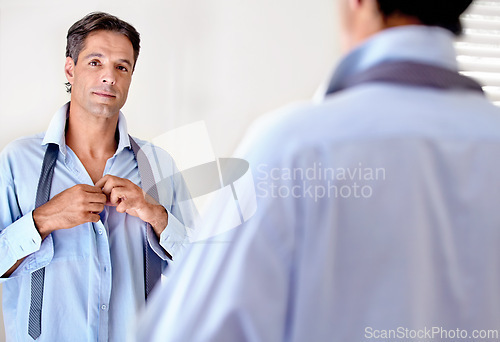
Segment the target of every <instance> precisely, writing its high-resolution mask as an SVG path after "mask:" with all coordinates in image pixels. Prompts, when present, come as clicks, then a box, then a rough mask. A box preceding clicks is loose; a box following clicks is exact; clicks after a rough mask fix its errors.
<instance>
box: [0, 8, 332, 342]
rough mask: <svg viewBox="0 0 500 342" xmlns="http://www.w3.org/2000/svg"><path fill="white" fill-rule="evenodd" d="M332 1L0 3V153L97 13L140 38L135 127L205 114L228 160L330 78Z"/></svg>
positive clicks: (40, 109) (39, 125) (156, 129)
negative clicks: (70, 37)
mask: <svg viewBox="0 0 500 342" xmlns="http://www.w3.org/2000/svg"><path fill="white" fill-rule="evenodd" d="M335 6H336V1H335V0H308V1H304V0H301V1H298V0H240V1H234V0H168V1H160V0H156V1H155V0H142V1H141V2H140V4H139V1H137V0H134V1H132V0H120V1H118V0H113V1H93V2H92V4H91V3H90V2H89V3H87V2H84V1H69V0H43V1H39V0H16V1H12V0H11V1H9V0H0V149H1V148H3V147H4V146H5V145H6V144H7V143H8V142H9V141H11V140H12V139H14V138H16V137H19V136H21V135H26V134H33V133H36V132H39V131H43V130H45V129H46V127H47V124H48V121H49V120H50V118H51V116H52V114H53V113H54V112H55V111H56V110H57V109H58V108H59V107H60V106H61V105H62V104H63V103H64V102H65V101H67V100H68V98H69V97H68V95H66V93H65V90H64V82H65V78H64V73H63V65H64V59H65V57H64V52H65V50H64V49H65V36H66V32H67V29H68V28H69V26H70V25H71V24H73V23H74V22H75V21H76V20H78V19H80V18H81V17H83V16H84V15H85V14H87V13H88V12H91V11H95V10H102V11H108V12H110V13H112V14H115V15H117V16H119V17H121V18H122V19H124V20H126V21H128V22H130V23H131V24H133V25H134V26H135V27H136V28H137V30H138V31H139V32H140V33H141V36H142V51H141V55H140V57H139V61H138V65H137V68H136V72H135V74H134V78H133V82H132V86H131V90H130V94H129V100H128V102H127V104H126V106H125V107H124V109H123V111H124V113H125V115H126V117H127V120H128V124H129V129H130V131H131V133H132V134H134V135H136V136H138V137H141V138H145V139H152V138H154V137H156V136H158V135H160V134H162V133H164V132H166V131H168V130H170V129H172V128H176V127H179V126H182V125H184V124H187V123H191V122H194V121H198V120H205V122H206V125H207V127H208V130H209V134H210V136H211V139H212V143H213V145H214V149H215V152H216V154H217V155H218V156H228V155H229V154H230V153H231V152H232V151H233V149H234V147H235V145H236V144H237V142H238V141H239V139H240V138H241V135H242V134H243V132H244V131H245V129H246V128H247V126H248V125H249V124H250V122H251V121H253V120H254V119H255V118H256V117H257V116H259V115H261V114H263V113H265V112H267V111H269V110H272V109H274V108H277V107H279V106H282V105H284V104H286V103H288V102H290V101H294V100H302V99H308V98H310V97H311V96H312V94H313V93H314V91H315V90H316V88H317V86H318V85H319V84H320V83H321V82H322V81H323V80H324V79H325V77H326V76H327V75H328V73H329V72H330V70H331V68H332V66H333V64H334V62H335V60H336V59H337V58H338V56H339V51H338V49H337V46H338V37H337V34H336V32H337V26H336V25H337V24H336V19H335ZM195 138H196V137H193V139H195ZM1 340H2V335H1V334H0V341H1Z"/></svg>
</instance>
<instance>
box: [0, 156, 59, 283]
mask: <svg viewBox="0 0 500 342" xmlns="http://www.w3.org/2000/svg"><path fill="white" fill-rule="evenodd" d="M0 164H1V167H0V275H3V274H5V272H7V271H8V270H9V269H10V268H11V267H12V266H14V264H15V263H16V262H17V261H18V260H21V259H23V258H25V259H24V261H23V262H22V263H21V265H19V266H18V268H17V269H16V270H15V271H14V272H13V273H12V274H11V275H10V277H9V278H3V277H1V278H0V283H2V282H4V281H6V280H7V279H10V278H15V277H18V276H22V275H25V274H28V273H31V272H33V271H34V270H36V269H39V268H41V267H44V266H46V265H47V264H48V263H49V262H50V261H51V260H52V256H53V255H54V250H53V243H52V237H51V236H48V237H47V238H46V239H45V240H44V241H43V242H42V238H41V236H40V234H39V233H38V230H37V229H36V227H35V223H34V221H33V211H32V210H30V211H27V212H23V211H22V210H21V208H20V205H19V198H18V194H17V191H16V186H15V183H14V180H13V176H12V171H11V165H12V158H9V154H8V153H2V155H1V157H0Z"/></svg>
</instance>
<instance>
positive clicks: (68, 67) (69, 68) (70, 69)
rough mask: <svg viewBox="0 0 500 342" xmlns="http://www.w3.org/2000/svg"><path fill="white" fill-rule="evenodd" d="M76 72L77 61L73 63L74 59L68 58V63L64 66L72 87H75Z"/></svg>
mask: <svg viewBox="0 0 500 342" xmlns="http://www.w3.org/2000/svg"><path fill="white" fill-rule="evenodd" d="M74 72H75V61H73V58H71V57H66V63H65V64H64V74H65V75H66V79H67V80H68V82H69V83H70V84H71V85H73V79H74V77H75V76H74Z"/></svg>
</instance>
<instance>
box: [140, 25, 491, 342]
mask: <svg viewBox="0 0 500 342" xmlns="http://www.w3.org/2000/svg"><path fill="white" fill-rule="evenodd" d="M390 60H411V61H418V62H423V63H428V64H433V65H439V66H442V67H445V68H449V69H451V70H455V71H456V70H457V62H456V56H455V52H454V48H453V36H452V34H451V33H449V32H448V31H446V30H444V29H440V28H436V27H424V26H408V27H401V28H394V29H388V30H385V31H383V32H381V33H379V34H377V35H375V36H373V37H371V38H370V39H369V40H368V41H366V42H365V43H364V44H363V45H362V46H360V47H359V48H358V49H356V50H355V51H353V52H352V53H350V54H349V55H348V56H346V57H345V58H344V59H343V61H342V62H341V63H340V65H339V67H338V68H337V70H336V72H335V74H334V76H333V78H332V81H331V82H333V83H335V82H340V81H342V80H343V79H345V78H346V77H349V75H352V74H354V73H357V72H359V71H362V70H365V69H367V68H369V67H371V66H374V65H375V64H377V63H381V62H387V61H390ZM237 155H238V156H240V157H242V158H245V159H247V160H248V161H249V163H250V165H251V167H252V173H253V176H254V181H255V184H256V192H257V197H258V202H257V204H258V209H257V212H256V214H255V215H254V217H252V218H251V219H250V220H249V221H247V222H246V223H245V224H243V225H241V226H240V227H238V228H236V229H234V230H233V231H231V232H229V233H226V234H225V235H224V236H220V237H218V239H219V240H228V241H230V242H228V243H227V244H220V243H219V244H217V243H212V241H211V240H208V241H207V242H206V243H205V244H197V245H193V246H191V248H190V251H189V254H188V257H187V258H186V259H184V260H183V262H182V263H181V265H179V267H178V268H177V270H176V271H174V272H173V273H172V274H171V275H170V281H169V282H167V283H166V284H165V286H164V287H163V288H162V289H161V291H160V292H158V293H157V297H156V298H155V304H154V305H153V306H151V307H149V308H148V309H147V310H146V313H145V315H144V316H143V318H142V319H141V320H140V322H139V324H138V327H139V328H138V333H137V334H136V335H135V336H136V338H137V340H138V341H141V342H142V341H147V342H159V341H176V342H177V341H178V342H182V341H190V342H198V341H205V342H206V341H214V342H215V341H217V342H225V341H227V342H230V341H255V342H263V341H273V342H276V341H293V342H302V341H315V342H320V341H328V342H331V341H339V342H345V341H370V340H378V341H381V340H388V339H387V338H381V336H382V334H383V333H382V332H381V331H382V330H384V329H386V330H390V329H394V331H395V332H396V331H397V330H396V329H399V328H401V329H402V330H400V332H401V333H402V335H398V336H399V337H396V338H393V339H392V340H398V341H417V340H433V341H441V340H445V338H444V337H443V336H444V335H442V334H441V335H433V336H432V338H427V336H424V338H415V339H414V338H412V336H413V334H414V333H416V334H420V335H418V336H421V333H419V331H424V332H425V330H424V329H426V328H427V329H431V328H434V327H435V328H436V329H439V328H442V329H444V330H443V331H445V330H446V329H449V330H452V329H457V328H458V329H462V330H465V331H466V332H467V333H468V334H471V335H472V334H474V330H480V329H500V325H499V322H500V272H499V270H500V248H499V246H500V196H499V194H500V172H499V170H500V110H499V109H498V108H497V107H495V106H493V105H492V104H491V103H490V102H489V101H488V100H487V99H486V98H485V97H484V96H482V95H481V94H479V93H475V92H467V91H462V90H446V91H445V90H435V89H430V88H424V87H416V86H409V85H395V84H387V83H385V84H383V83H368V84H362V85H359V86H356V87H353V88H349V89H347V90H345V91H342V92H340V93H337V94H334V95H331V96H327V97H326V98H323V99H322V100H321V101H317V102H314V103H304V104H296V105H293V106H290V107H287V108H285V109H282V110H279V111H278V112H277V113H273V114H271V115H268V116H266V117H265V118H263V119H261V120H260V121H259V122H258V123H256V124H255V126H254V127H253V128H252V129H251V130H250V132H249V133H248V136H247V138H246V139H245V141H244V142H243V143H242V147H241V148H240V150H239V152H238V153H237ZM223 219H224V213H221V212H215V213H214V217H213V220H212V222H211V223H210V224H209V225H208V226H211V225H217V223H218V222H220V221H221V220H223ZM171 294H175V295H173V296H172V295H171ZM159 303H161V304H159ZM405 329H409V330H408V332H406V330H405ZM435 331H436V330H435ZM440 332H441V331H440ZM405 334H406V335H405ZM471 335H468V336H469V340H474V338H473V337H470V336H471ZM448 336H451V335H448ZM376 337H379V339H376ZM497 338H498V337H497ZM476 340H477V339H476Z"/></svg>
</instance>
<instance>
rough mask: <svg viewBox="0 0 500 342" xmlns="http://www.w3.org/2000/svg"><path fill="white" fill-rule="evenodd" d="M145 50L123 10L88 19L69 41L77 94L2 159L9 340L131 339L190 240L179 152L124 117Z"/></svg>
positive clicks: (0, 217)
mask: <svg viewBox="0 0 500 342" xmlns="http://www.w3.org/2000/svg"><path fill="white" fill-rule="evenodd" d="M139 48H140V37H139V33H138V32H137V31H136V30H135V28H134V27H132V26H131V25H130V24H128V23H126V22H124V21H122V20H120V19H118V18H116V17H114V16H111V15H109V14H106V13H91V14H89V15H88V16H86V17H84V18H83V19H81V20H80V21H78V22H76V23H75V24H74V25H73V26H72V27H71V28H70V29H69V31H68V36H67V48H66V56H67V58H66V64H65V73H66V78H67V80H68V83H67V88H68V91H69V92H70V93H71V101H70V102H69V103H68V104H66V105H65V106H64V107H62V108H61V109H60V110H59V111H58V112H57V113H56V115H55V116H54V118H53V120H52V122H51V123H50V125H49V128H48V130H47V131H46V132H45V133H42V134H38V135H35V136H31V137H24V138H21V139H18V140H16V141H14V142H12V143H11V144H9V145H8V146H7V147H6V148H5V150H4V151H3V152H2V154H1V157H0V274H2V277H1V278H0V281H1V282H3V285H4V290H3V292H4V294H3V313H4V317H5V327H6V336H7V339H8V341H33V340H37V341H51V342H53V341H124V340H125V339H126V327H127V323H129V321H130V320H131V319H133V318H134V316H135V313H136V312H137V311H138V310H139V309H140V308H141V307H142V306H143V305H144V302H145V299H146V297H147V295H148V293H149V291H150V289H151V288H152V286H153V285H154V283H155V282H156V281H157V280H159V276H160V275H161V272H162V269H163V270H165V269H166V266H167V260H168V262H169V263H170V262H171V260H172V259H173V260H176V258H177V257H178V255H179V251H180V250H181V249H182V244H183V243H184V242H185V241H186V229H185V226H184V224H190V222H191V221H190V219H191V214H192V213H191V212H190V210H189V209H190V208H189V205H188V206H187V209H186V210H185V211H184V212H182V210H181V206H179V205H178V204H179V203H174V202H175V198H176V195H178V194H179V193H180V192H182V191H186V189H185V188H184V185H183V184H178V183H175V182H174V180H176V179H179V178H178V177H170V176H173V175H174V174H175V172H176V170H175V164H174V162H173V160H172V158H171V157H170V156H169V155H168V154H167V153H166V152H165V151H162V150H160V149H158V148H156V147H155V146H152V145H150V144H147V143H146V142H144V141H140V140H137V139H135V138H131V137H129V135H128V132H127V125H126V121H125V117H124V116H123V114H122V113H121V112H120V109H121V108H122V106H123V105H124V104H125V101H126V99H127V94H128V90H129V86H130V83H131V80H132V74H133V71H134V68H135V65H136V62H137V58H138V55H139ZM51 151H55V152H51ZM44 158H45V159H44ZM51 158H52V160H53V163H52V165H55V166H54V167H53V171H52V172H53V177H52V180H46V177H47V174H50V172H51V171H49V169H50V168H49V167H48V166H47V167H46V164H47V165H48V164H50V162H47V160H51ZM42 161H43V167H42V170H41V166H42ZM146 171H147V172H146ZM44 177H45V178H44ZM39 179H41V180H40V182H39ZM49 179H50V177H49ZM146 183H148V184H146ZM153 188H154V191H152V192H150V190H151V189H153ZM43 189H46V195H47V198H46V199H45V200H43V201H42V202H40V203H38V200H39V196H40V194H41V195H42V197H43V193H44V191H45V190H43ZM143 189H144V190H143ZM146 192H147V194H146ZM35 198H36V199H37V204H36V207H35ZM185 207H186V206H184V207H183V208H185ZM152 274H153V276H151V275H152Z"/></svg>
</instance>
